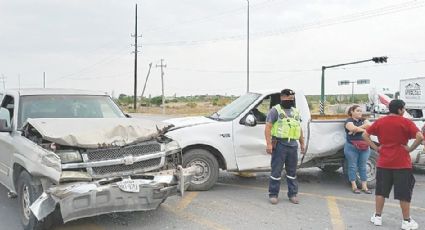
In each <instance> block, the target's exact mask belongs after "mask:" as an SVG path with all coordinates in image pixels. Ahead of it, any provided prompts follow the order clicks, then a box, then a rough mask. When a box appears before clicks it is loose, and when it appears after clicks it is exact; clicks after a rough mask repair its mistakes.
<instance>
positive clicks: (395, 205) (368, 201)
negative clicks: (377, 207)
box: [217, 183, 425, 212]
mask: <svg viewBox="0 0 425 230" xmlns="http://www.w3.org/2000/svg"><path fill="white" fill-rule="evenodd" d="M217 184H219V185H224V186H233V187H239V188H248V189H255V190H261V191H267V188H264V187H257V186H249V185H238V184H226V183H217ZM281 192H286V191H285V190H281ZM298 194H300V195H304V196H312V197H317V198H322V199H326V198H327V196H325V195H321V194H315V193H306V192H300V193H298ZM333 197H335V199H336V200H341V201H353V202H359V203H366V204H373V205H374V204H375V201H374V200H360V199H354V198H350V197H342V196H333ZM388 206H390V207H397V208H398V207H400V204H398V203H393V202H385V207H388ZM410 209H414V210H418V211H423V212H425V208H422V207H417V206H412V205H411V206H410Z"/></svg>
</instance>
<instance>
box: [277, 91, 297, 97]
mask: <svg viewBox="0 0 425 230" xmlns="http://www.w3.org/2000/svg"><path fill="white" fill-rule="evenodd" d="M280 95H284V96H290V95H295V92H294V91H293V90H292V89H284V90H282V91H280Z"/></svg>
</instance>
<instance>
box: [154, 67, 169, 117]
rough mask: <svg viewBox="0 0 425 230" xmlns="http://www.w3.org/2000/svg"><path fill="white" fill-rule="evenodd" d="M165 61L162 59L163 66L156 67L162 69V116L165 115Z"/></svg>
mask: <svg viewBox="0 0 425 230" xmlns="http://www.w3.org/2000/svg"><path fill="white" fill-rule="evenodd" d="M163 61H164V59H161V65H156V67H157V68H158V67H161V85H162V114H165V96H164V69H163V68H166V67H167V65H164V64H163Z"/></svg>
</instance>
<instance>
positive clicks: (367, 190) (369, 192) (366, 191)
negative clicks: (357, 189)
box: [362, 189, 372, 194]
mask: <svg viewBox="0 0 425 230" xmlns="http://www.w3.org/2000/svg"><path fill="white" fill-rule="evenodd" d="M362 191H363V192H364V193H366V194H372V191H370V190H369V189H366V190H365V189H362Z"/></svg>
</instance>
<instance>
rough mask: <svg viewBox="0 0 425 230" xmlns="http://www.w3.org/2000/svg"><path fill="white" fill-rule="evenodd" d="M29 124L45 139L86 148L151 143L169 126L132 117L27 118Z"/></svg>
mask: <svg viewBox="0 0 425 230" xmlns="http://www.w3.org/2000/svg"><path fill="white" fill-rule="evenodd" d="M28 124H30V125H31V126H32V127H34V128H35V129H36V130H37V131H38V132H39V133H40V135H41V136H42V137H43V139H45V140H48V141H51V142H54V143H57V144H60V145H68V146H76V147H83V148H99V147H104V146H111V145H114V146H123V145H126V144H130V143H133V142H139V141H146V140H151V139H153V138H156V137H157V136H158V135H160V134H161V132H163V131H164V130H165V129H166V127H167V125H166V124H163V123H160V122H153V121H149V120H144V119H132V118H37V119H28V120H27V124H26V125H28Z"/></svg>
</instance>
